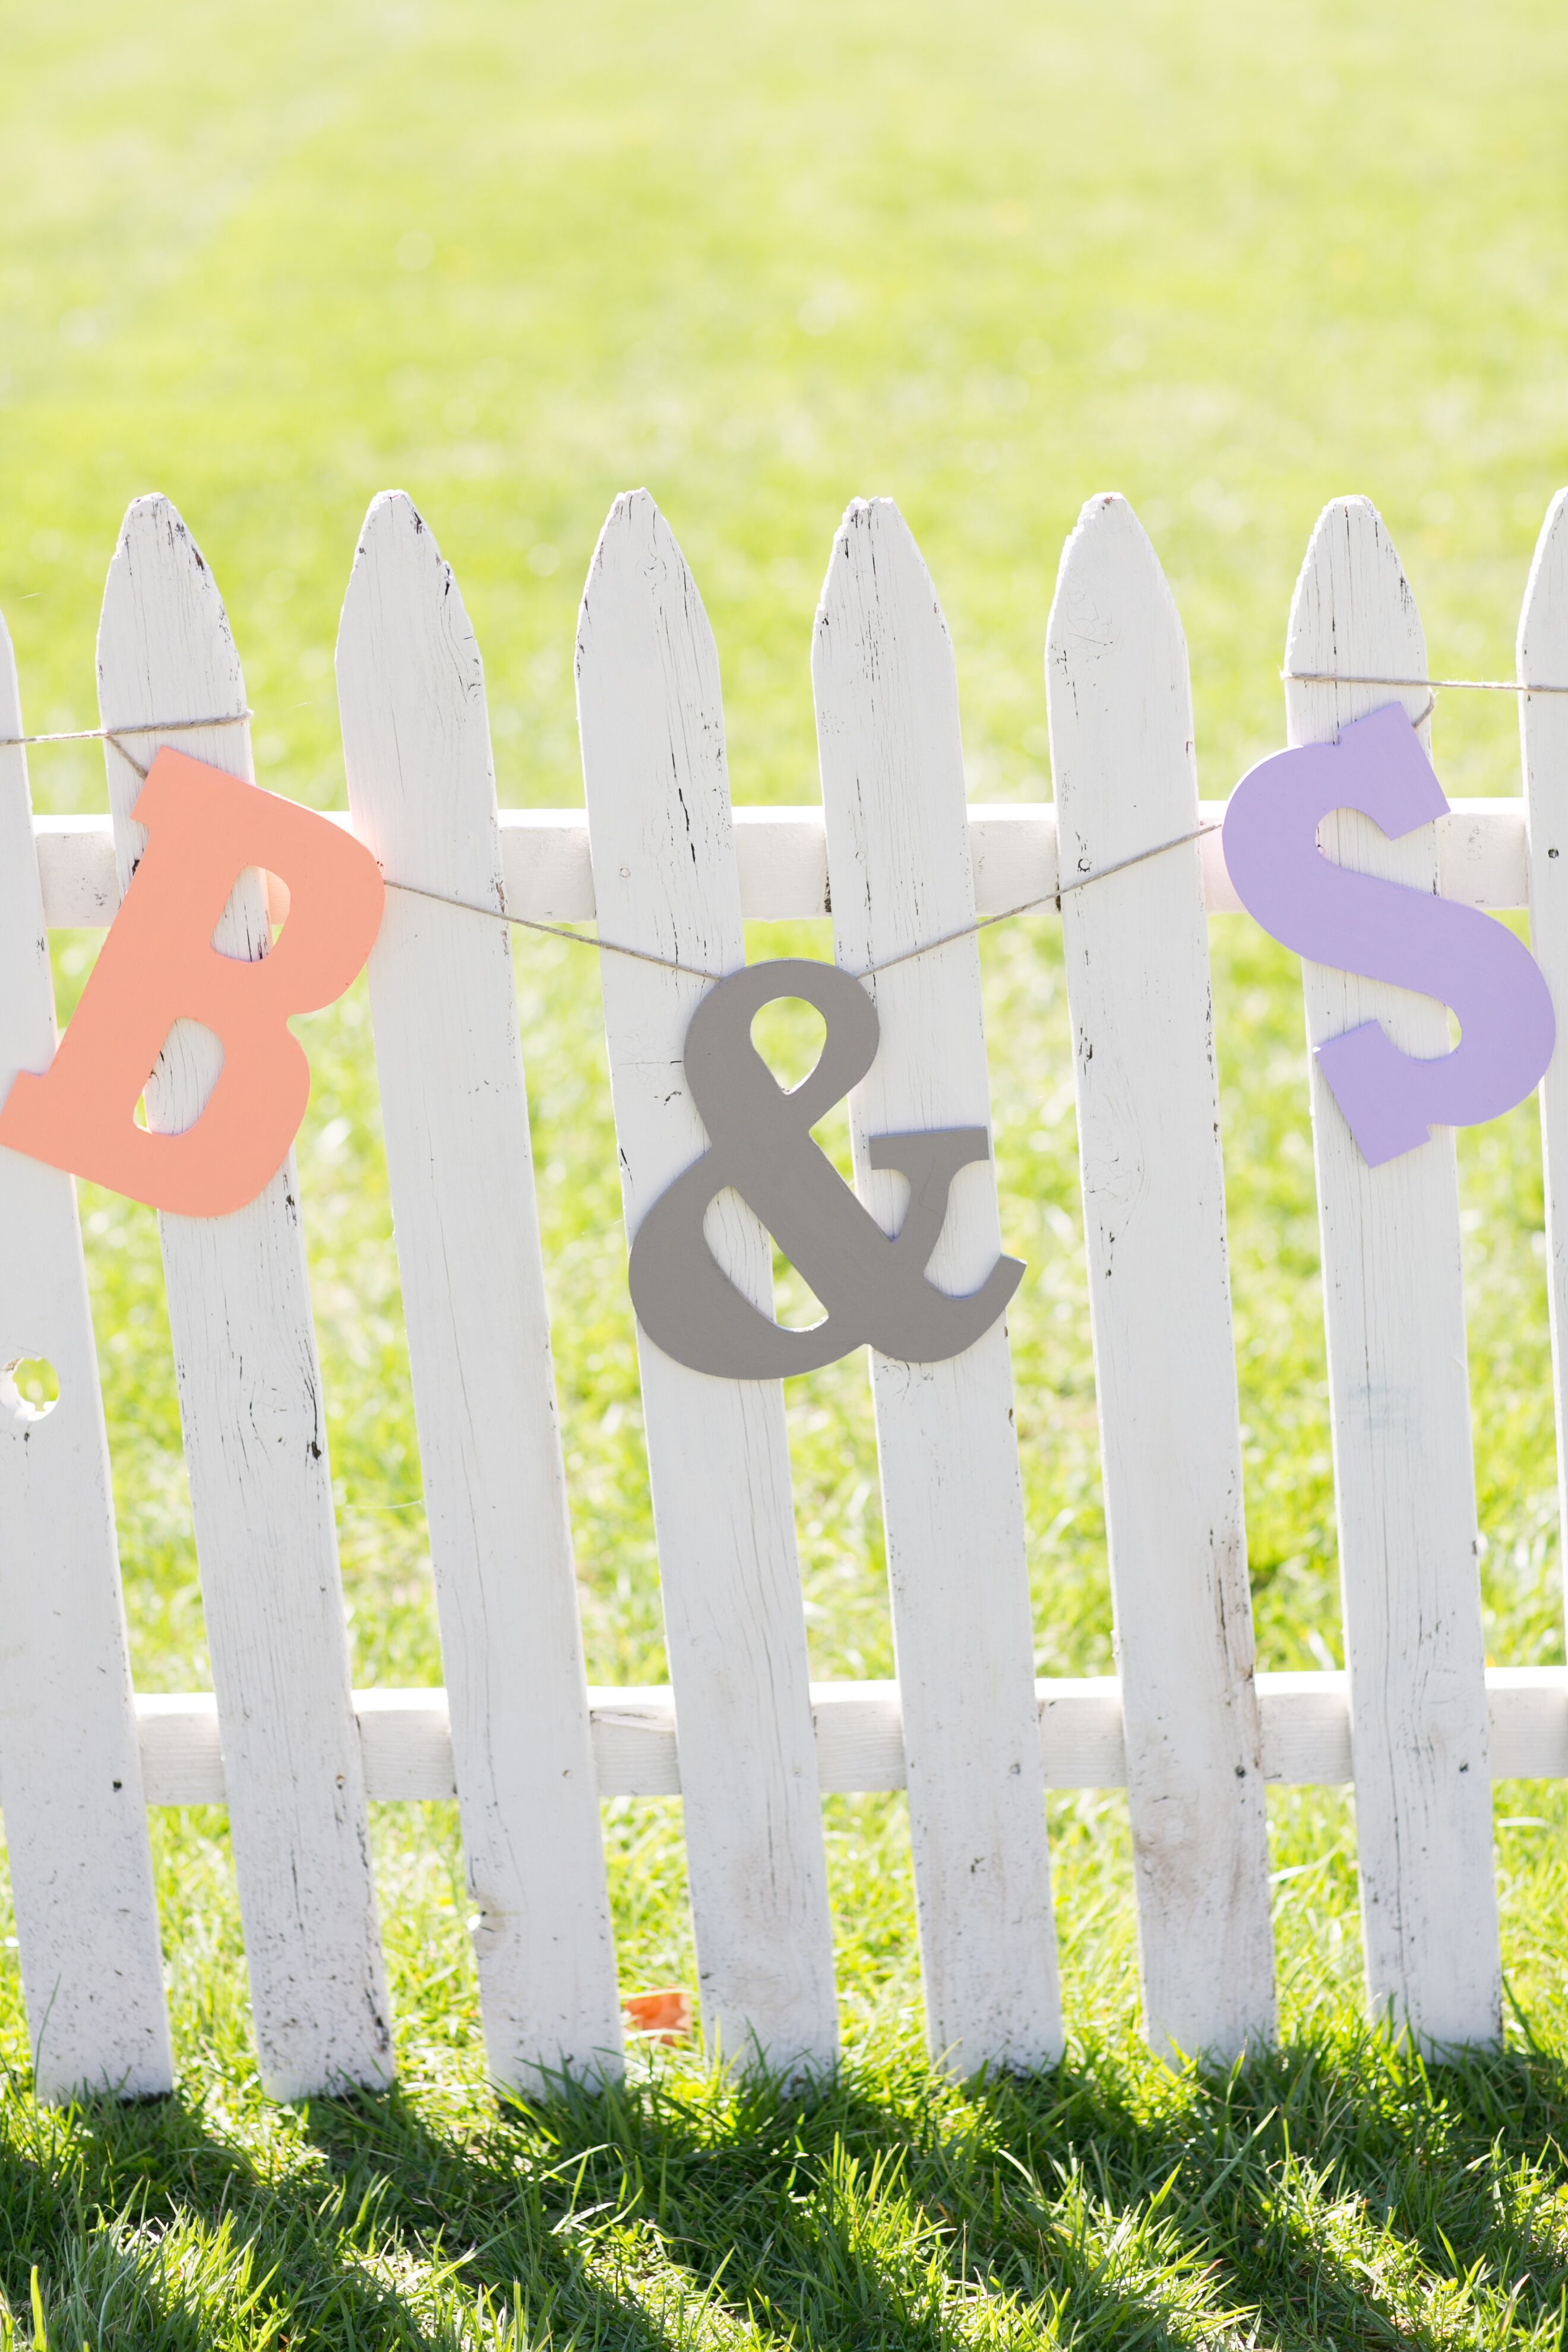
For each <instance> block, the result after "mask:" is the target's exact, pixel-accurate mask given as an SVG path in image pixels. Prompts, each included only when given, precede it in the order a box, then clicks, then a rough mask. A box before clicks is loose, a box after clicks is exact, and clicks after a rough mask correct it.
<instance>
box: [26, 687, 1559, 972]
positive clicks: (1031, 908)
mask: <svg viewBox="0 0 1568 2352" xmlns="http://www.w3.org/2000/svg"><path fill="white" fill-rule="evenodd" d="M1279 676H1280V677H1281V678H1282V679H1283V681H1284V682H1285V684H1286V685H1288V686H1384V687H1391V688H1395V689H1399V688H1415V687H1421V688H1426V689H1427V690H1428V692H1429V694H1430V696H1431V699H1430V700H1429V702H1428V703H1427V706H1426V710H1424V711H1423V712H1422V713H1421V719H1426V718H1427V717H1428V716H1429V714H1430V712H1431V711H1432V710H1433V709H1435V707H1436V697H1437V693H1438V691H1439V689H1451V690H1453V691H1456V692H1460V693H1467V694H1568V686H1547V685H1542V684H1539V683H1537V682H1535V681H1534V680H1531V679H1514V678H1500V677H1363V676H1361V675H1359V674H1353V673H1351V672H1348V671H1345V670H1307V669H1303V670H1281V671H1280V673H1279ZM254 715H255V714H254V713H253V712H252V711H249V710H228V711H224V712H222V713H220V714H219V715H218V716H217V717H216V718H213V719H156V720H148V721H147V722H146V723H145V724H144V725H142V726H138V727H68V728H63V729H60V730H57V731H55V732H53V733H50V734H40V735H0V751H15V750H18V749H20V747H21V746H23V745H24V744H27V743H91V742H101V743H109V744H111V745H112V746H113V748H114V750H115V751H118V752H119V754H120V756H121V759H122V760H123V761H125V763H126V765H127V766H128V767H130V768H133V769H134V770H135V772H136V773H137V774H138V775H139V776H142V777H145V776H146V775H147V773H148V770H147V769H146V768H144V767H143V766H142V762H141V761H140V760H138V759H136V758H135V757H133V755H132V753H131V752H130V751H127V750H126V748H125V745H124V743H123V741H122V740H121V738H122V737H124V736H127V735H191V734H197V733H199V732H200V731H201V730H203V729H204V728H207V727H243V726H244V725H245V724H246V723H247V720H249V719H251V718H252V717H254ZM1415 723H1416V724H1417V725H1419V724H1420V723H1421V721H1420V720H1417V721H1416V722H1415ZM1217 830H1218V822H1217V820H1215V819H1210V820H1209V821H1208V822H1207V823H1206V824H1200V825H1196V826H1194V829H1193V831H1192V832H1190V833H1179V834H1177V835H1175V837H1174V839H1173V840H1171V841H1156V842H1152V843H1151V845H1150V846H1149V847H1148V848H1147V849H1135V850H1133V851H1132V853H1131V856H1127V857H1118V858H1115V859H1113V860H1112V862H1111V864H1110V865H1109V866H1096V868H1095V869H1094V871H1093V872H1092V873H1089V874H1078V875H1075V876H1074V877H1073V878H1072V880H1071V881H1070V882H1061V883H1058V886H1057V887H1056V888H1055V889H1054V890H1042V891H1041V892H1040V893H1039V895H1038V896H1037V897H1036V898H1025V899H1023V900H1021V901H1020V902H1019V904H1018V905H1017V906H1016V907H1003V908H1000V909H999V910H998V911H997V912H996V913H995V914H994V915H977V916H976V917H975V918H974V919H973V921H972V922H968V923H961V924H960V925H959V926H958V928H957V929H955V930H951V931H942V932H941V933H940V934H939V935H938V936H937V938H935V939H934V940H921V943H920V945H919V946H918V947H912V948H900V950H899V952H898V954H897V955H890V956H879V957H878V958H877V960H876V961H875V962H873V963H868V964H866V965H863V966H862V968H861V969H860V971H858V972H856V973H855V974H854V975H853V977H854V978H855V979H857V980H870V979H872V978H873V977H874V976H875V975H876V974H877V973H878V972H882V971H892V970H893V969H894V967H895V966H896V965H899V964H903V963H912V962H913V961H915V959H916V958H917V957H918V956H926V955H934V954H935V952H936V950H937V949H938V948H945V947H952V945H953V944H954V942H955V941H957V940H969V939H973V938H975V937H976V936H977V935H978V934H979V933H980V932H981V931H987V930H989V929H991V928H992V926H993V925H994V924H996V923H1008V922H1012V921H1013V920H1014V919H1015V918H1016V917H1017V916H1019V915H1032V914H1036V913H1037V912H1038V910H1039V909H1040V908H1042V907H1051V906H1054V907H1055V908H1057V910H1058V913H1059V912H1060V910H1061V903H1062V900H1063V899H1064V898H1069V897H1070V896H1071V894H1072V893H1073V892H1074V891H1075V890H1087V889H1088V887H1089V884H1090V883H1091V882H1104V881H1108V880H1109V879H1110V876H1111V875H1113V874H1124V873H1125V872H1126V871H1127V869H1128V868H1129V867H1130V866H1142V865H1143V864H1144V863H1145V862H1146V861H1147V860H1148V859H1150V858H1152V857H1163V856H1166V855H1167V853H1168V852H1169V851H1171V850H1173V849H1184V848H1186V847H1187V846H1188V845H1189V844H1190V843H1192V842H1194V841H1201V840H1202V839H1203V837H1204V835H1205V834H1208V833H1215V832H1216V831H1217ZM386 887H387V888H388V889H389V890H396V891H398V892H400V893H402V894H403V895H405V896H406V897H409V898H429V899H432V900H434V901H435V903H436V904H437V906H441V907H456V908H458V909H460V911H461V912H463V913H464V914H468V915H483V916H486V917H488V918H489V920H490V921H492V922H501V923H507V924H510V926H511V927H512V928H513V929H517V930H523V931H542V933H543V934H544V935H545V937H546V938H547V939H552V940H569V941H570V942H571V944H572V945H573V946H574V947H580V948H595V949H596V950H598V952H599V953H600V954H601V955H615V956H626V957H627V958H629V959H630V960H631V961H633V962H636V963H649V964H655V965H657V966H658V969H659V970H660V971H678V972H682V973H684V974H685V975H686V977H687V978H688V979H690V980H706V981H719V980H724V979H727V978H729V977H730V975H729V974H728V973H725V972H721V971H709V969H708V968H707V966H706V965H704V964H693V963H687V962H685V961H683V960H682V959H681V958H680V957H679V956H666V955H660V954H659V953H658V950H657V949H654V948H636V947H632V946H630V945H629V944H628V943H627V942H626V940H606V939H604V938H601V937H599V936H598V935H596V934H595V933H591V932H587V931H575V930H573V929H571V927H570V926H569V925H568V924H565V923H547V922H543V921H542V920H541V919H539V918H538V917H537V916H533V915H514V914H513V913H511V912H510V909H509V908H505V907H482V906H480V905H479V904H478V903H477V902H476V901H475V900H473V899H471V898H452V897H451V896H450V895H449V893H447V891H445V890H430V889H427V888H426V887H425V886H424V885H423V884H421V883H418V882H388V883H387V884H386Z"/></svg>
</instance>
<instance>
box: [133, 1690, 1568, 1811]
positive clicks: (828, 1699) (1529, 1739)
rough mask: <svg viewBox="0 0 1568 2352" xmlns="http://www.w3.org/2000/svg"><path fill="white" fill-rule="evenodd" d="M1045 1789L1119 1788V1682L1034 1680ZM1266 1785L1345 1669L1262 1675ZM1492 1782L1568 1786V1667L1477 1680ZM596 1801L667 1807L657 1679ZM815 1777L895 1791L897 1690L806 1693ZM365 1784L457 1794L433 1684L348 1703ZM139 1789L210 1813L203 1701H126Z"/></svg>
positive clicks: (604, 1736) (629, 1722) (614, 1711)
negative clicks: (658, 1801) (1485, 1710)
mask: <svg viewBox="0 0 1568 2352" xmlns="http://www.w3.org/2000/svg"><path fill="white" fill-rule="evenodd" d="M1035 1698H1036V1705H1037V1709H1038V1714H1039V1726H1040V1760H1041V1765H1042V1768H1043V1769H1044V1773H1045V1782H1046V1786H1047V1789H1124V1788H1125V1787H1126V1786H1127V1759H1126V1753H1125V1749H1124V1746H1123V1742H1122V1737H1121V1685H1120V1684H1119V1682H1118V1681H1117V1678H1116V1676H1115V1675H1081V1676H1071V1675H1058V1676H1055V1677H1053V1678H1051V1679H1048V1680H1041V1681H1039V1682H1037V1684H1036V1685H1035ZM1487 1701H1488V1707H1489V1716H1490V1721H1491V1776H1492V1779H1493V1780H1568V1666H1492V1667H1489V1669H1488V1672H1487ZM588 1704H589V1721H590V1724H591V1727H592V1733H593V1742H594V1768H595V1777H596V1779H597V1782H598V1789H599V1794H600V1795H601V1797H678V1796H679V1794H680V1759H679V1748H678V1745H677V1741H676V1736H675V1701H674V1699H673V1697H672V1696H671V1694H670V1692H669V1690H668V1688H667V1687H665V1686H662V1685H659V1686H656V1687H654V1688H651V1689H647V1690H630V1689H627V1690H595V1689H593V1688H592V1687H590V1689H589V1692H588ZM811 1706H812V1715H813V1718H814V1720H815V1723H816V1769H817V1778H818V1780H819V1782H820V1784H821V1787H822V1789H823V1790H824V1792H825V1793H826V1792H829V1791H832V1792H834V1793H842V1794H844V1795H846V1796H850V1795H856V1794H858V1793H860V1792H863V1791H866V1790H874V1791H879V1790H896V1789H901V1788H902V1787H903V1786H904V1729H903V1717H902V1715H901V1713H900V1706H899V1686H898V1685H897V1683H814V1684H813V1685H812V1687H811ZM354 1710H355V1713H356V1715H357V1717H358V1719H359V1728H360V1744H361V1747H362V1748H363V1754H364V1775H365V1786H366V1788H367V1790H369V1792H370V1795H371V1796H372V1797H373V1798H374V1799H375V1800H376V1801H378V1802H380V1801H389V1802H393V1803H433V1802H436V1801H439V1800H442V1799H448V1798H451V1797H455V1796H456V1794H457V1792H458V1783H457V1776H456V1774H455V1773H454V1771H453V1769H452V1742H451V1736H450V1733H449V1730H448V1727H447V1694H446V1692H445V1691H444V1690H412V1691H410V1690H374V1691H356V1692H355V1693H354ZM1258 1710H1259V1713H1260V1716H1261V1717H1262V1724H1263V1771H1264V1777H1265V1779H1266V1780H1269V1781H1270V1782H1278V1783H1279V1784H1280V1785H1281V1786H1284V1787H1288V1788H1332V1787H1335V1786H1342V1785H1343V1784H1344V1783H1345V1782H1347V1781H1349V1780H1351V1779H1352V1772H1351V1709H1350V1690H1349V1685H1348V1684H1347V1682H1346V1679H1345V1676H1344V1675H1342V1674H1319V1673H1310V1674H1281V1675H1258ZM136 1721H137V1727H138V1732H139V1736H140V1740H141V1749H142V1779H143V1782H144V1785H145V1788H146V1791H147V1801H148V1803H149V1804H153V1805H221V1804H222V1803H223V1802H224V1778H223V1749H222V1746H221V1744H220V1741H219V1738H218V1727H217V1710H216V1706H215V1705H214V1702H213V1697H212V1694H211V1692H210V1691H194V1692H188V1693H184V1694H181V1695H179V1696H173V1697H167V1696H163V1695H161V1694H159V1695H155V1696H148V1697H142V1698H138V1699H137V1701H136Z"/></svg>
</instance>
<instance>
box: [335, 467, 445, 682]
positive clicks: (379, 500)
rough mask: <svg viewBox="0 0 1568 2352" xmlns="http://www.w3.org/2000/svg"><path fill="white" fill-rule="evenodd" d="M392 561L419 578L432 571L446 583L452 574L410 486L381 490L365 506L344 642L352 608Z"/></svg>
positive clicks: (346, 594) (347, 594) (345, 607)
mask: <svg viewBox="0 0 1568 2352" xmlns="http://www.w3.org/2000/svg"><path fill="white" fill-rule="evenodd" d="M388 563H401V564H402V565H403V566H404V568H405V571H406V572H407V574H408V576H409V577H411V578H412V579H415V580H416V581H417V580H420V579H422V577H423V575H425V574H426V573H428V574H429V575H430V576H431V577H432V578H433V579H434V580H435V581H436V582H437V584H438V585H444V584H445V583H446V582H447V581H450V580H451V578H452V567H451V565H450V564H448V563H444V562H442V560H441V551H440V549H439V548H438V547H437V544H436V535H435V533H434V531H432V530H431V529H430V526H429V524H428V523H427V522H426V520H425V518H424V516H423V515H422V514H421V513H420V511H419V509H418V508H417V507H416V505H415V503H414V501H413V499H411V498H410V497H409V495H408V493H407V491H406V490H377V492H376V494H375V496H374V499H372V500H371V502H370V504H369V506H368V507H366V509H365V510H364V520H363V522H362V523H361V525H360V530H359V538H358V540H357V541H355V543H354V560H353V564H352V565H351V566H350V569H349V580H348V586H347V587H346V588H345V589H344V591H343V603H342V613H341V614H340V615H339V619H338V643H339V645H340V646H342V637H343V623H344V620H345V619H346V617H347V615H348V614H349V612H350V608H351V607H352V606H353V605H354V604H357V603H358V602H360V601H361V600H362V599H363V598H364V597H365V596H366V595H367V594H369V593H371V589H372V585H373V583H374V580H375V577H376V573H377V569H378V567H379V566H381V565H384V564H388Z"/></svg>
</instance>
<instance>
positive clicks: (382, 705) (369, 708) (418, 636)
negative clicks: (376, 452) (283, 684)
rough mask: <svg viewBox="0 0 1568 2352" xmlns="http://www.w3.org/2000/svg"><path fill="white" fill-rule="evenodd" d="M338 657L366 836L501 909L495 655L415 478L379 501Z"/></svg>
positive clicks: (352, 792)
mask: <svg viewBox="0 0 1568 2352" xmlns="http://www.w3.org/2000/svg"><path fill="white" fill-rule="evenodd" d="M333 666H334V670H335V674H336V677H337V688H338V709H339V714H340V716H341V719H342V730H343V758H344V763H345V768H346V772H347V778H348V789H349V806H350V808H351V810H352V811H353V820H354V826H355V830H356V831H357V832H358V833H359V834H360V835H361V838H362V839H363V841H364V842H365V843H366V845H367V846H368V847H369V848H370V849H371V851H372V852H373V854H374V856H376V857H377V858H378V859H380V860H381V862H382V864H383V866H384V870H385V871H386V872H387V873H388V876H389V878H391V877H393V867H394V866H395V868H396V870H397V872H398V873H401V874H402V875H404V876H407V877H410V878H411V867H416V868H417V870H418V873H419V876H420V879H421V882H422V884H423V886H424V887H426V888H427V889H433V890H439V891H444V892H446V893H447V895H448V896H449V897H454V898H473V897H475V896H476V894H478V895H479V896H481V897H482V899H483V902H484V903H485V904H486V905H490V906H494V907H496V908H500V906H501V905H502V904H503V903H504V898H503V892H502V886H501V872H500V856H499V850H498V846H497V843H496V840H495V817H496V789H495V768H494V764H493V762H492V760H491V757H490V734H489V713H488V710H487V707H486V702H485V666H484V660H483V656H481V654H480V652H479V639H478V637H477V636H476V635H475V634H474V628H473V625H472V623H471V622H470V621H469V619H468V612H467V609H466V607H465V606H464V604H463V599H462V594H461V592H460V591H459V589H458V582H457V577H456V575H455V573H454V572H453V570H452V567H451V565H450V564H449V563H447V562H445V561H444V559H443V557H442V554H441V551H440V549H439V547H438V546H437V543H436V539H435V535H434V533H433V532H432V531H431V530H430V528H429V525H428V524H427V523H426V521H425V519H424V517H423V516H422V515H421V514H420V512H419V509H417V507H416V505H415V504H414V501H413V499H411V498H409V496H408V495H407V493H406V491H404V490H382V491H380V492H379V493H378V494H377V496H376V497H375V498H374V499H372V500H371V503H370V507H369V509H368V511H367V513H366V515H365V519H364V523H363V528H362V530H361V531H360V536H359V543H358V545H357V547H356V548H355V550H354V560H353V568H352V570H351V571H350V572H349V579H348V585H347V587H346V589H345V590H344V592H343V604H342V613H341V614H340V615H339V619H338V640H337V648H336V652H335V655H334V663H333ZM392 842H395V843H396V844H397V845H398V847H397V851H396V855H395V858H394V859H393V865H392V866H389V865H388V864H387V858H388V857H389V856H391V852H390V850H389V848H388V846H387V845H388V844H390V843H392ZM407 911H409V912H412V910H411V909H410V910H407ZM509 952H510V950H509Z"/></svg>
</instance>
